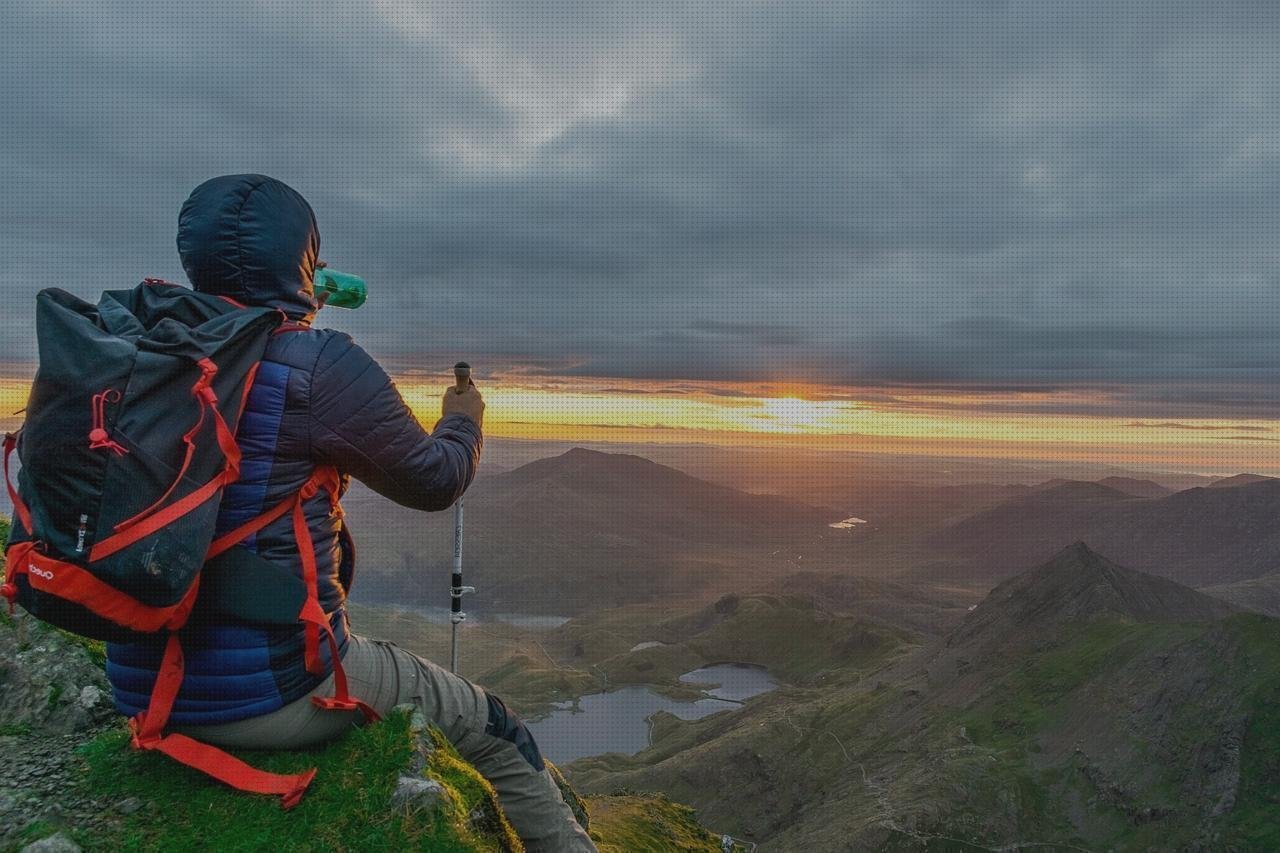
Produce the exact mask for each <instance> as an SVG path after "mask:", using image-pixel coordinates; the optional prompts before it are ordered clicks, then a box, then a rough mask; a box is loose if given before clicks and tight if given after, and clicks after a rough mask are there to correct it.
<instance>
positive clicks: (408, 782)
mask: <svg viewBox="0 0 1280 853" xmlns="http://www.w3.org/2000/svg"><path fill="white" fill-rule="evenodd" d="M448 801H449V792H448V791H447V790H446V789H445V787H444V785H441V784H440V783H439V782H437V781H436V780H435V779H422V778H419V777H416V776H401V777H400V778H399V779H398V780H397V781H396V790H395V793H393V794H392V795H391V804H392V805H393V806H395V807H397V808H408V809H415V810H416V809H422V808H428V807H432V806H437V805H442V804H444V803H447V802H448Z"/></svg>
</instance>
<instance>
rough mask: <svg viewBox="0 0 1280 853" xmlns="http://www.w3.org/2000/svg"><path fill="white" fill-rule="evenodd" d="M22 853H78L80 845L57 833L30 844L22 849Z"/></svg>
mask: <svg viewBox="0 0 1280 853" xmlns="http://www.w3.org/2000/svg"><path fill="white" fill-rule="evenodd" d="M22 853H80V845H79V844H76V843H75V842H74V841H72V840H71V839H70V838H68V837H67V836H65V835H63V834H62V833H61V832H59V833H57V834H56V835H50V836H49V837H48V838H41V839H40V840H39V841H33V842H31V843H30V844H28V845H27V846H26V847H23V848H22Z"/></svg>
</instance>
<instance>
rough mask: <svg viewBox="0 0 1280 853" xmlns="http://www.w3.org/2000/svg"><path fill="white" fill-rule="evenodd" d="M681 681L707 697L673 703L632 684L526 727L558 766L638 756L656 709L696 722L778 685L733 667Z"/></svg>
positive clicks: (762, 673) (759, 670)
mask: <svg viewBox="0 0 1280 853" xmlns="http://www.w3.org/2000/svg"><path fill="white" fill-rule="evenodd" d="M680 680H681V681H683V682H685V683H686V684H693V685H701V684H705V685H707V690H706V696H705V697H704V698H701V699H695V700H692V701H690V700H684V699H669V698H667V697H666V696H662V695H660V694H658V693H655V692H654V691H653V690H651V689H649V688H648V687H641V686H639V685H628V686H626V687H623V688H620V689H618V690H613V691H610V692H608V693H592V694H590V695H587V696H583V697H582V698H581V699H579V700H578V708H577V709H576V710H575V709H574V708H573V707H572V705H571V704H569V703H564V704H562V705H560V706H557V708H556V709H555V710H554V711H552V712H551V713H550V714H549V715H547V716H546V717H544V718H542V719H541V720H537V721H533V722H528V723H527V725H528V726H529V731H531V732H532V733H533V737H534V739H535V740H536V741H537V742H538V747H539V748H540V749H541V750H542V754H543V755H545V756H546V757H547V758H549V759H551V760H552V761H554V762H557V763H563V764H567V763H569V762H570V761H575V760H577V759H579V758H587V757H588V756H592V755H603V754H604V753H606V752H621V753H625V754H627V755H634V754H635V753H637V752H639V751H641V750H642V749H644V748H645V747H647V746H648V745H649V729H650V725H649V718H650V717H651V716H653V715H654V714H655V713H657V712H658V711H667V712H668V713H671V714H674V715H675V716H677V717H679V718H680V719H682V720H697V719H700V718H702V717H706V716H709V715H710V714H714V713H716V712H717V711H726V710H732V709H734V708H737V707H740V705H741V703H742V702H743V701H745V700H747V699H750V698H751V697H752V696H759V695H761V694H762V693H768V692H769V691H771V690H773V689H774V688H776V687H777V683H776V682H775V681H774V680H773V679H772V678H771V677H770V676H769V673H768V672H767V671H766V670H765V669H764V668H763V667H759V666H748V665H746V664H733V663H724V664H716V665H714V666H706V667H703V668H701V669H695V670H693V671H692V672H686V673H685V674H684V675H682V676H680ZM713 685H718V686H713Z"/></svg>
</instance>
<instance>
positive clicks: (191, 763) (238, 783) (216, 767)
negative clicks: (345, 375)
mask: <svg viewBox="0 0 1280 853" xmlns="http://www.w3.org/2000/svg"><path fill="white" fill-rule="evenodd" d="M322 489H323V490H324V491H326V492H328V493H329V495H330V496H331V497H334V496H336V495H337V493H338V472H337V471H335V470H334V469H332V468H321V469H319V470H317V471H316V472H315V474H313V475H312V476H311V478H310V479H309V480H307V482H306V484H304V485H303V487H302V488H301V489H299V490H298V492H297V493H296V494H294V495H293V496H292V497H289V498H286V499H285V500H283V501H281V502H280V503H278V504H276V505H275V506H274V507H272V508H271V509H269V510H267V511H266V512H264V513H263V514H262V515H259V516H258V517H257V518H254V519H251V520H250V521H247V522H245V523H244V524H242V525H240V526H239V527H237V528H236V529H234V530H232V531H230V532H228V533H225V534H223V535H222V536H220V537H219V538H217V539H215V540H214V541H213V544H212V545H210V546H209V551H208V553H207V554H206V555H205V561H206V562H208V561H209V560H211V559H213V558H214V557H216V556H218V555H219V554H221V553H223V552H224V551H226V550H227V549H229V548H231V547H233V546H235V545H237V544H239V543H240V542H242V541H244V540H245V539H247V538H248V537H249V536H251V535H253V534H254V533H257V532H258V531H260V530H262V529H263V528H264V527H266V526H267V525H268V524H270V523H271V522H273V521H275V520H276V519H279V518H282V517H284V515H285V514H286V513H288V512H290V511H291V510H292V512H293V530H294V535H295V537H296V538H297V541H298V551H299V553H300V555H301V558H302V566H303V576H304V580H305V582H306V584H307V598H306V602H305V603H304V604H303V607H302V612H301V613H300V614H299V615H298V618H299V620H300V621H302V622H303V623H305V625H306V632H307V633H306V661H307V663H306V666H307V671H308V672H311V673H313V674H316V675H322V674H323V673H324V669H323V666H324V663H323V661H322V660H321V659H320V655H319V635H320V632H321V631H323V632H324V633H325V634H326V636H327V639H328V643H329V659H330V660H331V661H332V663H333V681H334V695H333V696H324V697H322V696H313V697H311V701H312V702H314V703H315V704H316V706H317V707H320V708H323V709H325V710H332V711H360V712H361V713H363V714H364V717H365V720H366V721H368V722H373V721H376V720H377V719H378V713H377V712H376V711H374V710H373V708H372V707H371V706H369V705H368V704H367V703H365V702H362V701H360V700H358V699H353V698H352V697H351V694H350V692H349V690H348V687H347V675H346V672H345V670H344V669H343V668H342V657H341V655H339V653H338V641H337V638H336V637H334V634H333V626H332V625H331V624H330V623H329V619H328V617H326V616H325V613H324V610H323V608H321V607H320V603H319V597H318V592H317V583H316V558H315V546H314V544H313V542H312V539H311V532H310V530H309V529H308V528H307V523H306V514H305V512H304V509H303V506H304V504H305V503H306V501H307V500H308V499H309V498H311V497H314V496H315V495H316V494H318V493H319V492H320V491H321V490H322ZM184 671H185V666H184V662H183V657H182V643H181V641H180V640H179V638H178V635H177V634H176V633H175V634H170V635H169V639H168V641H167V642H166V644H165V650H164V659H163V661H162V662H161V665H160V672H159V673H158V675H157V677H156V683H155V686H154V687H153V688H152V691H151V701H150V703H149V704H148V706H147V710H146V711H143V712H142V713H141V714H138V715H137V716H136V717H134V718H133V719H132V720H130V721H129V729H130V731H132V732H133V739H132V744H133V747H134V749H141V750H154V751H156V752H162V753H164V754H165V755H167V756H169V757H170V758H172V759H173V760H174V761H177V762H178V763H179V764H184V765H186V766H187V767H190V768H192V769H193V770H199V771H200V772H201V773H204V774H205V775H207V776H212V777H213V778H214V779H217V780H218V781H220V782H223V783H225V784H227V785H230V786H231V787H232V788H235V789H236V790H239V791H247V792H249V793H254V794H272V795H276V796H279V797H280V798H281V799H280V804H281V806H283V807H284V808H286V809H290V808H293V807H294V806H295V805H297V804H298V802H299V801H300V800H301V799H302V795H303V794H304V793H306V790H307V786H309V785H310V784H311V780H312V779H314V778H315V775H316V770H315V768H311V769H309V770H305V771H303V772H302V773H297V774H294V775H282V774H277V773H268V772H266V771H265V770H258V769H257V768H255V767H251V766H249V765H248V764H246V763H245V762H243V761H241V760H240V759H238V758H236V757H235V756H233V755H230V754H228V753H226V752H224V751H223V750H221V749H218V748H217V747H215V746H210V745H209V744H206V743H200V742H199V741H197V740H193V739H192V738H189V737H187V736H186V735H180V734H173V733H170V734H165V733H164V730H165V727H166V726H167V725H168V723H169V716H170V714H171V712H172V711H173V703H174V701H175V700H176V699H177V696H178V690H179V688H181V686H182V677H183V672H184Z"/></svg>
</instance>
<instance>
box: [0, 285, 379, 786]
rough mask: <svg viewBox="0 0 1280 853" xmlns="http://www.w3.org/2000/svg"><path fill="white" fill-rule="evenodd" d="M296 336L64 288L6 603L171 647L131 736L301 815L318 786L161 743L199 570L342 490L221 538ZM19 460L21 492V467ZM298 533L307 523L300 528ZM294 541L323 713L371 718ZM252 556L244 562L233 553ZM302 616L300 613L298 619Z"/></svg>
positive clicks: (159, 298) (47, 344)
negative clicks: (257, 400)
mask: <svg viewBox="0 0 1280 853" xmlns="http://www.w3.org/2000/svg"><path fill="white" fill-rule="evenodd" d="M284 320H285V317H284V315H283V314H282V313H281V312H279V311H277V310H276V309H273V308H252V307H245V306H242V305H239V304H238V303H236V302H234V301H232V300H230V299H227V298H225V297H219V296H210V295H207V294H202V293H196V292H194V291H192V290H189V289H187V288H185V287H180V286H178V285H175V284H170V283H168V282H162V281H158V280H154V279H148V280H147V281H145V282H144V283H143V284H141V285H139V286H138V287H136V288H134V289H133V290H120V291H108V292H107V293H104V294H103V296H102V298H101V300H100V301H99V302H98V304H97V305H96V306H95V305H91V304H89V303H87V302H84V301H82V300H80V299H78V298H76V297H75V296H72V295H71V294H69V293H67V292H65V291H62V290H57V289H49V290H44V291H41V292H40V294H39V296H38V297H37V301H36V338H37V343H38V345H39V354H40V366H39V370H38V372H37V374H36V378H35V381H34V383H33V385H32V388H31V396H30V399H29V402H28V404H27V408H26V422H25V423H24V424H23V427H22V429H21V431H20V433H19V434H16V435H9V436H6V438H5V443H4V470H5V481H6V485H7V487H8V489H9V496H10V498H11V500H12V502H13V505H14V520H15V524H14V527H13V531H12V533H11V535H10V538H9V542H8V543H7V546H6V557H7V570H6V577H5V583H4V585H3V587H2V588H0V593H2V594H3V595H4V597H6V598H8V599H9V602H10V607H12V605H13V603H14V602H16V603H18V604H21V605H22V607H23V608H24V609H26V610H27V611H29V612H30V613H31V614H32V615H34V616H36V617H38V618H40V619H43V620H45V621H47V622H50V623H52V624H54V625H57V626H58V627H60V628H63V629H65V630H68V631H71V632H73V633H76V634H81V635H84V636H88V637H93V638H96V639H101V640H109V641H128V640H131V639H138V638H139V637H140V636H143V635H155V634H158V633H164V634H167V641H166V647H165V656H164V660H163V663H162V665H161V670H160V674H159V677H158V678H157V680H156V684H155V687H154V689H153V691H152V696H151V702H150V705H149V707H148V709H147V711H145V712H143V713H142V714H139V715H138V717H136V718H134V719H133V720H131V721H130V725H131V727H132V729H133V734H134V737H133V746H134V747H135V748H139V749H154V750H158V751H161V752H164V753H166V754H168V755H170V756H171V757H173V758H175V759H177V760H178V761H181V762H182V763H184V764H187V765H189V766H192V767H195V768H196V769H198V770H201V771H203V772H205V773H208V774H209V775H211V776H214V777H215V778H218V779H220V780H222V781H224V782H226V783H228V784H230V785H232V786H233V787H236V788H240V789H242V790H247V791H254V792H257V793H265V794H278V795H280V796H282V797H284V803H285V806H286V807H288V806H291V805H293V804H294V803H296V802H297V801H298V800H299V799H300V798H301V796H302V793H303V792H304V791H305V790H306V787H307V785H308V784H309V783H310V781H311V778H312V777H313V776H314V772H315V771H314V770H312V771H307V772H306V773H302V774H298V775H295V776H278V775H275V774H269V773H264V772H262V771H259V770H255V769H254V768H252V767H249V766H248V765H246V764H244V763H243V762H240V761H239V760H238V759H235V758H233V757H232V756H230V755H227V754H226V753H223V752H221V751H220V750H217V749H214V748H213V747H211V746H208V745H205V744H201V743H198V742H196V741H193V740H191V739H190V738H186V737H184V736H181V735H174V734H165V733H164V729H165V726H166V725H167V722H168V719H169V713H170V711H171V709H172V706H173V702H174V699H175V698H176V697H177V693H178V689H179V687H180V686H181V683H182V674H183V663H182V647H181V642H180V640H179V635H178V633H177V632H178V631H179V629H181V628H182V627H183V625H185V624H186V622H187V620H188V618H189V617H190V615H191V612H192V609H193V608H194V606H195V604H196V601H197V598H198V596H199V595H200V586H201V584H200V581H201V574H202V570H204V569H205V567H206V565H207V564H209V562H210V561H211V560H213V559H215V558H217V557H218V556H219V555H221V554H224V553H226V552H228V551H230V550H231V549H232V548H233V547H234V546H235V545H237V544H238V543H239V542H241V541H243V540H244V539H246V538H247V537H249V536H250V535H252V534H253V533H255V532H256V531H258V530H260V529H261V528H262V527H264V526H265V525H266V524H268V523H269V522H271V521H273V520H274V519H276V518H280V517H281V516H283V515H284V514H285V513H287V512H288V511H289V510H290V509H293V510H294V511H295V515H299V514H300V513H301V504H302V500H303V499H305V498H306V497H310V496H311V495H312V494H315V493H316V491H317V490H320V489H326V490H329V491H330V494H332V495H334V496H335V499H336V491H337V483H336V480H337V474H336V472H334V471H332V469H321V470H318V471H317V472H316V475H315V476H314V477H313V478H312V479H311V481H309V482H308V484H307V485H306V486H305V487H304V488H303V490H302V491H301V492H299V493H298V494H297V495H295V496H293V497H291V498H289V499H288V500H286V501H284V502H283V503H281V504H279V505H277V506H276V507H273V508H272V509H270V510H268V511H267V512H265V513H263V514H262V515H261V516H259V517H258V518H257V519H254V520H252V521H250V522H247V523H245V524H243V525H241V526H240V527H238V528H236V529H235V530H233V531H230V532H229V533H226V534H224V535H223V536H221V537H219V538H217V539H215V538H214V536H215V525H216V519H217V515H218V508H219V503H220V500H221V496H222V492H223V489H224V488H225V487H226V486H227V485H228V484H230V483H232V482H234V481H235V480H236V479H237V478H238V477H239V473H240V468H239V466H240V451H239V449H238V447H237V446H236V441H235V430H236V426H237V424H238V422H239V420H240V414H241V412H242V410H243V408H244V404H245V400H246V398H247V396H248V392H249V389H250V387H251V386H252V383H253V376H254V373H255V371H256V369H257V366H258V363H259V361H260V360H261V358H262V354H263V352H264V351H265V349H266V344H267V341H268V339H269V337H270V336H271V334H272V333H273V332H274V331H275V330H276V329H277V327H279V326H280V325H281V323H282V322H283V321H284ZM15 449H17V451H18V454H19V457H20V459H21V462H22V468H21V471H20V473H19V477H18V487H17V489H16V490H15V488H14V486H13V485H12V483H11V482H10V480H9V457H10V455H11V454H12V453H13V451H14V450H15ZM296 528H297V524H296V523H295V529H296ZM302 528H303V534H304V535H305V538H306V540H307V541H305V542H303V541H300V542H299V543H298V545H299V550H300V552H301V554H302V560H303V563H304V572H303V575H304V580H303V581H302V582H298V584H299V587H304V585H308V586H309V588H303V589H302V591H301V592H300V593H299V595H298V597H297V600H296V602H294V603H292V604H291V605H290V606H291V607H296V608H297V609H296V610H295V611H291V613H292V612H296V613H297V615H296V616H292V615H290V616H289V617H286V618H290V619H291V620H292V621H293V622H294V624H296V623H297V622H298V621H302V622H304V623H306V629H307V640H308V642H307V664H308V669H311V670H313V671H317V670H320V671H322V664H321V663H320V655H319V653H318V642H319V636H320V634H321V633H322V632H323V633H327V634H328V639H329V642H330V651H331V659H332V660H333V664H334V674H335V681H336V682H337V684H336V687H337V690H336V696H335V697H332V698H327V699H319V698H317V699H316V700H315V701H316V704H318V705H320V706H321V707H324V708H334V709H340V710H351V709H357V708H358V709H360V710H363V711H365V714H366V716H369V717H373V716H374V715H373V713H372V711H371V709H369V708H368V707H367V706H365V705H364V704H363V703H360V702H356V701H354V700H352V699H350V697H349V696H348V694H347V690H346V679H345V676H344V674H343V673H342V670H341V663H340V661H339V656H338V655H337V653H336V652H337V647H336V641H334V639H333V636H332V629H331V627H330V625H329V622H328V619H327V618H325V615H324V613H323V611H321V610H320V608H319V605H318V603H317V601H316V597H315V582H314V575H315V569H314V553H313V551H312V548H311V542H310V537H309V534H306V526H305V524H304V525H302ZM237 550H242V549H237ZM298 602H300V603H301V606H300V607H299V606H298Z"/></svg>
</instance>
